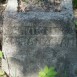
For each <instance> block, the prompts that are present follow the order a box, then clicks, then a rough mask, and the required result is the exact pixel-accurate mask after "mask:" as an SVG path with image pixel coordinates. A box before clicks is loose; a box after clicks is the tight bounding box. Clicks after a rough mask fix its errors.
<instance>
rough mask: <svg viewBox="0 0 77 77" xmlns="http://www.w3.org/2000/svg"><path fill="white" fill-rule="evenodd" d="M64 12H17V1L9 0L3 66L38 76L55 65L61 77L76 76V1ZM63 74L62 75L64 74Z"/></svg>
mask: <svg viewBox="0 0 77 77" xmlns="http://www.w3.org/2000/svg"><path fill="white" fill-rule="evenodd" d="M62 7H63V9H62V11H61V12H54V11H49V12H45V11H42V12H40V11H39V12H38V11H33V10H31V11H29V12H25V13H23V12H17V0H8V3H7V7H6V10H5V12H4V22H3V52H4V55H5V58H6V60H3V62H2V63H3V66H2V67H3V69H4V70H5V71H6V73H7V74H10V75H11V76H12V77H14V76H15V75H16V77H38V72H39V71H40V70H41V69H43V68H44V67H45V66H49V67H51V66H53V67H55V68H56V71H57V72H59V73H60V76H61V77H65V73H66V74H67V77H76V73H75V72H76V70H77V62H76V60H77V52H76V37H75V27H74V24H73V9H72V0H64V2H63V4H62ZM60 76H59V77H60Z"/></svg>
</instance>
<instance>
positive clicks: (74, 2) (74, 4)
mask: <svg viewBox="0 0 77 77" xmlns="http://www.w3.org/2000/svg"><path fill="white" fill-rule="evenodd" d="M73 7H74V8H77V0H73Z"/></svg>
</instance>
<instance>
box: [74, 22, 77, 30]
mask: <svg viewBox="0 0 77 77" xmlns="http://www.w3.org/2000/svg"><path fill="white" fill-rule="evenodd" d="M74 23H75V27H76V30H77V21H74Z"/></svg>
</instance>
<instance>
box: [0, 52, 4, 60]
mask: <svg viewBox="0 0 77 77" xmlns="http://www.w3.org/2000/svg"><path fill="white" fill-rule="evenodd" d="M0 58H1V59H2V58H3V52H2V51H0Z"/></svg>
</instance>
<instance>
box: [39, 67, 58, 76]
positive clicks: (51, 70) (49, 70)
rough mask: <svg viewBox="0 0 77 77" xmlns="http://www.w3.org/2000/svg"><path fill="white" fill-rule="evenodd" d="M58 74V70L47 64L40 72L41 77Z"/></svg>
mask: <svg viewBox="0 0 77 77" xmlns="http://www.w3.org/2000/svg"><path fill="white" fill-rule="evenodd" d="M56 75H57V72H56V71H55V68H54V67H50V68H48V66H45V68H44V69H43V70H41V71H40V72H39V77H55V76H56Z"/></svg>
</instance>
